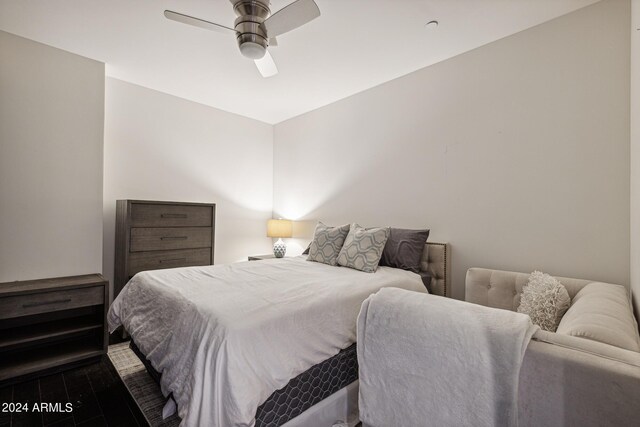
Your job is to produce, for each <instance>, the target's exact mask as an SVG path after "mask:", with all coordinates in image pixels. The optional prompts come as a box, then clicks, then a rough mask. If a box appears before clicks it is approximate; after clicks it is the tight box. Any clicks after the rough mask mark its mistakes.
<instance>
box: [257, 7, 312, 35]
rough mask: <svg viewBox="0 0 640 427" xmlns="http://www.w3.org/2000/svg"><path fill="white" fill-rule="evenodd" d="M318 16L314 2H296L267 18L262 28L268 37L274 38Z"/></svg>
mask: <svg viewBox="0 0 640 427" xmlns="http://www.w3.org/2000/svg"><path fill="white" fill-rule="evenodd" d="M318 16H320V9H319V8H318V5H317V4H316V2H315V1H314V0H296V1H294V2H293V3H291V4H290V5H288V6H285V7H284V8H282V9H280V10H279V11H277V12H276V13H274V14H273V15H271V16H270V17H269V18H267V19H266V20H265V21H264V22H263V23H262V27H263V29H264V30H265V32H266V33H267V35H268V36H269V37H275V36H279V35H281V34H284V33H286V32H288V31H291V30H295V29H296V28H298V27H300V26H302V25H304V24H306V23H307V22H309V21H312V20H314V19H316V18H317V17H318Z"/></svg>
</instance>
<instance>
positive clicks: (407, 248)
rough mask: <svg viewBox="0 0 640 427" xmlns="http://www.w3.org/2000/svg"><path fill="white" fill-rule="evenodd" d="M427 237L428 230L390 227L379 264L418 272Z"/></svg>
mask: <svg viewBox="0 0 640 427" xmlns="http://www.w3.org/2000/svg"><path fill="white" fill-rule="evenodd" d="M428 237H429V230H407V229H405V228H392V229H391V233H390V234H389V238H388V239H387V244H386V245H385V247H384V251H382V258H380V264H379V265H381V266H387V267H394V268H401V269H403V270H409V271H413V272H414V273H418V272H419V271H420V259H421V258H422V252H423V251H424V244H425V243H426V242H427V238H428Z"/></svg>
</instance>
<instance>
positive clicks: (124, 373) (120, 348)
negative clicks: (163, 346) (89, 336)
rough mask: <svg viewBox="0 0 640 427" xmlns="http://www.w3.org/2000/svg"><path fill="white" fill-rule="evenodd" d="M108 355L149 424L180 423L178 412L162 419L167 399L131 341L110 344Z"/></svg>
mask: <svg viewBox="0 0 640 427" xmlns="http://www.w3.org/2000/svg"><path fill="white" fill-rule="evenodd" d="M108 355H109V359H110V360H111V363H113V366H114V367H115V368H116V371H118V375H120V378H122V381H123V382H124V385H125V386H126V387H127V389H128V390H129V393H130V394H131V397H133V400H135V401H136V403H137V404H138V407H139V408H140V410H141V411H142V413H143V414H144V417H145V418H146V419H147V422H148V423H149V425H151V426H152V427H156V426H159V427H177V426H178V425H179V424H180V418H179V417H178V415H177V414H174V415H172V416H170V417H169V418H167V419H166V420H163V419H162V408H163V407H164V404H165V401H166V399H165V398H164V396H163V395H162V392H161V391H160V387H159V386H158V384H156V382H155V381H154V380H153V378H151V376H150V375H149V374H148V373H147V370H146V369H145V367H144V365H143V364H142V362H141V361H140V359H138V357H137V356H136V355H135V353H134V352H133V351H132V350H131V349H130V348H129V343H128V342H123V343H119V344H114V345H110V346H109V353H108Z"/></svg>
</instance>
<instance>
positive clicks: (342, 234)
mask: <svg viewBox="0 0 640 427" xmlns="http://www.w3.org/2000/svg"><path fill="white" fill-rule="evenodd" d="M349 227H350V225H349V224H345V225H342V226H340V227H329V226H327V225H324V224H323V223H321V222H319V223H318V225H316V231H315V233H314V234H313V240H312V241H311V246H309V256H307V261H315V262H321V263H323V264H329V265H338V254H339V253H340V249H342V245H343V244H344V239H345V238H346V237H347V234H349Z"/></svg>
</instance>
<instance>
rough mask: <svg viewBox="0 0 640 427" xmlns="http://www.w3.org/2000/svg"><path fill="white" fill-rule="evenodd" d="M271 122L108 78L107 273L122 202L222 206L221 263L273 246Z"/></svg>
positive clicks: (217, 252) (218, 249)
mask: <svg viewBox="0 0 640 427" xmlns="http://www.w3.org/2000/svg"><path fill="white" fill-rule="evenodd" d="M272 159H273V129H272V126H270V125H268V124H265V123H262V122H258V121H256V120H252V119H248V118H244V117H241V116H238V115H234V114H230V113H226V112H223V111H221V110H217V109H215V108H211V107H208V106H205V105H202V104H197V103H195V102H191V101H187V100H184V99H181V98H177V97H174V96H171V95H167V94H163V93H160V92H156V91H153V90H150V89H146V88H143V87H140V86H136V85H133V84H130V83H125V82H123V81H120V80H116V79H112V78H107V82H106V111H105V147H104V273H105V275H106V276H107V277H109V279H110V280H111V282H112V283H113V258H114V238H115V207H116V200H118V199H141V200H171V201H183V202H203V203H216V205H217V206H216V241H215V263H216V264H220V263H228V262H233V261H238V260H246V259H247V256H248V255H252V254H260V253H268V252H269V251H271V239H268V238H267V237H266V224H267V219H268V218H271V213H272V197H273V168H272V165H273V163H272Z"/></svg>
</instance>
